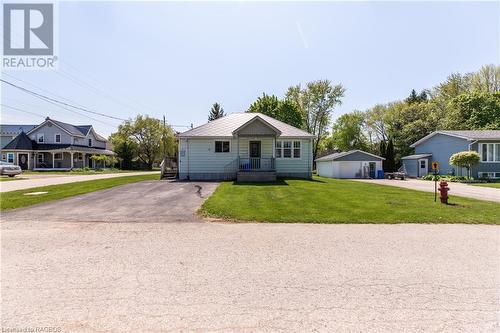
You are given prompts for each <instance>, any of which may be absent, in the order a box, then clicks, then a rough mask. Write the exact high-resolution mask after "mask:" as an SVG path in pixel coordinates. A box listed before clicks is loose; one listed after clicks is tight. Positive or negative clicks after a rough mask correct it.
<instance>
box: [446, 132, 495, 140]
mask: <svg viewBox="0 0 500 333" xmlns="http://www.w3.org/2000/svg"><path fill="white" fill-rule="evenodd" d="M439 132H440V133H444V134H451V135H457V136H463V137H466V138H468V139H472V140H488V139H500V130H473V131H439Z"/></svg>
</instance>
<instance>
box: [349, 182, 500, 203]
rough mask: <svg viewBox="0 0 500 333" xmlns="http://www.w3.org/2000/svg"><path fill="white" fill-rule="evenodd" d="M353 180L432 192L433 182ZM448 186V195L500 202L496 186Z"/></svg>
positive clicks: (499, 192) (454, 184) (499, 191)
mask: <svg viewBox="0 0 500 333" xmlns="http://www.w3.org/2000/svg"><path fill="white" fill-rule="evenodd" d="M355 180H356V181H360V182H367V183H373V184H379V185H389V186H396V187H402V188H407V189H410V190H417V191H425V192H434V182H432V181H428V180H419V179H407V180H390V179H355ZM438 186H439V183H438ZM448 187H449V188H450V192H448V194H449V195H450V196H454V195H456V196H459V197H466V198H471V199H478V200H486V201H494V202H500V189H497V188H492V187H483V186H476V185H468V184H462V183H452V182H449V183H448ZM438 196H439V192H438Z"/></svg>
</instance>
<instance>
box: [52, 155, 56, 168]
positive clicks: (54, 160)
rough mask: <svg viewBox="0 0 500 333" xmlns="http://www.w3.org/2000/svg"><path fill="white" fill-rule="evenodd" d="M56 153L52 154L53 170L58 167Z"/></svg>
mask: <svg viewBox="0 0 500 333" xmlns="http://www.w3.org/2000/svg"><path fill="white" fill-rule="evenodd" d="M55 156H56V153H54V152H52V169H54V167H55V165H56V158H55Z"/></svg>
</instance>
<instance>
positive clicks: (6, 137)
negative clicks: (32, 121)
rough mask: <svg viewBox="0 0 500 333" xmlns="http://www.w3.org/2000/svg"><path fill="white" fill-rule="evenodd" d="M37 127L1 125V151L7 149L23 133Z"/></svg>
mask: <svg viewBox="0 0 500 333" xmlns="http://www.w3.org/2000/svg"><path fill="white" fill-rule="evenodd" d="M35 127H36V125H0V149H1V148H3V147H5V146H6V145H7V144H8V143H9V142H11V141H12V140H13V139H14V138H15V137H16V136H18V135H19V134H21V132H24V133H26V132H29V131H31V130H32V129H33V128H35Z"/></svg>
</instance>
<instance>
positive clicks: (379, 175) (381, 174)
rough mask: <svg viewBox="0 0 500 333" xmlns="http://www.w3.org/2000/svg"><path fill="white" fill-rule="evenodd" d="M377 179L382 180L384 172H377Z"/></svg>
mask: <svg viewBox="0 0 500 333" xmlns="http://www.w3.org/2000/svg"><path fill="white" fill-rule="evenodd" d="M377 178H378V179H384V170H377Z"/></svg>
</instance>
